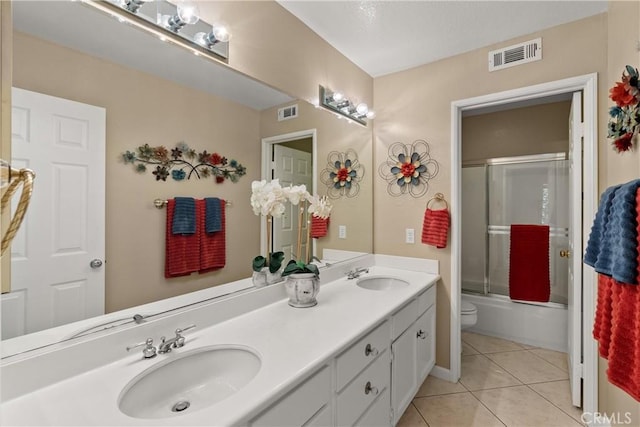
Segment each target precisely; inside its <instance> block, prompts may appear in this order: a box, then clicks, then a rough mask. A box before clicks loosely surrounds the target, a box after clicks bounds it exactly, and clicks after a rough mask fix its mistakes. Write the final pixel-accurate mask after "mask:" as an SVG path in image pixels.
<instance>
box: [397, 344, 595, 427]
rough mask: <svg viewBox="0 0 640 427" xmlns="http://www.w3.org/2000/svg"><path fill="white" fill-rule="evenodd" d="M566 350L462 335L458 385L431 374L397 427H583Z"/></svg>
mask: <svg viewBox="0 0 640 427" xmlns="http://www.w3.org/2000/svg"><path fill="white" fill-rule="evenodd" d="M580 415H581V411H580V409H578V408H575V407H574V406H572V405H571V399H570V393H569V374H568V370H567V362H566V354H565V353H560V352H557V351H552V350H545V349H541V348H536V347H532V346H528V345H525V344H518V343H515V342H512V341H507V340H503V339H500V338H493V337H488V336H484V335H478V334H474V333H470V332H463V333H462V376H461V378H460V381H459V382H458V383H457V384H452V383H450V382H447V381H443V380H440V379H438V378H435V377H431V376H430V377H428V378H427V379H426V380H425V382H424V383H423V384H422V386H421V387H420V390H419V391H418V393H417V394H416V397H415V398H414V399H413V402H412V403H411V405H409V408H408V409H407V411H406V412H405V413H404V415H403V416H402V418H401V419H400V422H399V423H398V427H440V426H442V427H467V426H478V427H491V426H509V427H529V426H531V427H534V426H535V427H538V426H545V427H547V426H559V427H574V426H576V427H579V426H582V425H583V424H582V423H581V421H580Z"/></svg>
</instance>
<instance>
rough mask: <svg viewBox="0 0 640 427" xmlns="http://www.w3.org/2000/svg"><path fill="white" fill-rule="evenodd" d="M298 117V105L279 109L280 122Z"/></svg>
mask: <svg viewBox="0 0 640 427" xmlns="http://www.w3.org/2000/svg"><path fill="white" fill-rule="evenodd" d="M296 117H298V104H294V105H289V106H288V107H282V108H278V121H279V122H281V121H283V120H289V119H295V118H296Z"/></svg>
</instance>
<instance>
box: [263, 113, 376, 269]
mask: <svg viewBox="0 0 640 427" xmlns="http://www.w3.org/2000/svg"><path fill="white" fill-rule="evenodd" d="M298 107H299V116H298V118H297V119H292V120H284V121H281V122H278V121H277V119H276V112H277V109H278V107H274V108H271V109H268V110H265V111H263V112H262V117H261V120H260V134H261V135H262V136H263V137H269V136H277V135H283V134H286V133H291V132H297V131H301V130H308V129H316V138H317V154H318V159H317V165H318V171H317V173H320V172H321V171H322V170H323V169H327V168H328V167H329V164H328V161H327V157H328V155H329V153H330V152H331V151H339V152H344V151H346V150H347V149H348V148H351V149H353V150H355V151H356V153H358V160H359V161H360V163H361V164H362V165H363V166H364V175H363V179H362V181H361V182H360V192H359V193H358V195H357V196H356V197H353V198H346V197H343V198H340V199H335V200H331V203H332V204H333V210H332V211H331V221H330V222H329V232H328V234H327V236H325V237H322V238H320V239H317V246H316V248H317V252H318V254H320V256H321V254H322V249H324V248H330V249H342V250H349V251H357V252H372V248H373V236H372V230H373V212H372V210H371V206H372V204H373V201H372V192H373V182H374V180H375V179H376V176H375V173H374V171H373V170H372V169H373V168H372V164H373V163H372V154H373V152H372V142H371V141H372V135H371V127H363V126H360V125H357V124H354V123H348V122H347V120H340V119H338V118H336V117H335V115H334V114H333V113H329V112H327V111H325V110H323V109H321V108H315V107H314V106H312V105H311V104H308V103H306V102H304V101H302V102H300V101H299V102H298ZM317 194H320V195H326V194H327V187H326V186H325V185H324V184H322V182H321V180H318V190H317ZM338 225H345V226H346V227H347V238H346V239H338Z"/></svg>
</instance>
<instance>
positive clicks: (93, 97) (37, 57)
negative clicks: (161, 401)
mask: <svg viewBox="0 0 640 427" xmlns="http://www.w3.org/2000/svg"><path fill="white" fill-rule="evenodd" d="M43 70H46V72H44V73H43V72H42V71H43ZM13 82H14V86H16V87H19V88H23V89H28V90H33V91H36V92H41V93H45V94H48V95H53V96H58V97H62V98H67V99H71V100H75V101H79V102H83V103H87V104H92V105H97V106H101V107H104V108H106V110H107V132H106V134H107V141H106V178H107V187H106V190H107V194H106V235H107V246H106V263H105V268H106V283H107V288H106V310H107V311H108V312H109V311H114V310H119V309H122V308H126V307H130V306H135V305H139V304H142V303H146V302H149V301H155V300H157V299H162V298H167V297H170V296H174V295H177V294H183V293H186V292H190V291H194V290H198V289H202V288H205V287H209V286H211V285H214V284H220V283H226V282H230V281H233V280H237V279H240V278H243V277H247V276H249V275H250V274H251V259H252V258H253V257H254V256H255V255H256V254H257V253H258V246H259V222H258V219H257V217H256V216H255V215H254V214H253V212H252V211H251V209H250V206H249V197H250V188H251V181H252V180H254V179H258V178H259V177H260V153H259V150H256V149H255V147H257V146H259V143H260V137H259V121H260V114H259V112H257V111H254V110H252V109H250V108H247V107H244V106H241V105H238V104H234V103H230V102H228V101H226V100H223V99H220V98H217V97H214V96H210V95H206V94H203V93H201V92H198V91H195V90H192V89H189V88H187V87H184V86H180V85H177V84H174V83H171V82H168V81H165V80H162V79H159V78H157V77H153V76H151V75H148V74H145V73H141V72H138V71H135V70H132V69H128V68H125V67H122V66H119V65H116V64H113V63H109V62H106V61H103V60H100V59H96V58H93V57H90V56H87V55H84V54H81V53H78V52H77V51H72V50H70V49H67V48H64V47H60V46H57V45H54V44H51V43H49V42H45V41H42V40H40V39H36V38H33V37H30V36H26V35H24V34H21V33H16V34H15V40H14V79H13ZM69 82H73V84H71V85H70V84H68V83H69ZM132 94H133V95H134V96H131V95H132ZM180 141H184V142H186V143H187V144H189V146H190V147H192V148H194V149H196V150H197V151H202V150H205V149H206V150H207V151H208V152H218V153H220V154H222V155H224V156H226V157H227V158H229V159H236V160H238V161H239V162H240V163H241V164H243V165H244V166H246V167H247V175H246V176H243V177H242V178H240V180H239V182H238V183H235V184H234V183H232V182H230V181H225V182H224V183H223V184H215V182H214V181H213V179H211V178H209V179H201V180H198V179H195V178H192V179H191V180H189V181H182V182H178V181H174V180H173V179H171V178H168V179H167V181H166V182H156V181H155V177H154V176H153V175H152V174H151V169H150V170H148V171H147V172H146V173H143V174H139V173H136V172H135V171H134V170H133V167H132V166H131V165H125V164H124V163H123V161H122V153H124V152H125V151H127V150H132V151H133V150H135V149H136V148H137V147H138V146H139V145H143V144H145V143H148V144H149V145H151V146H158V145H164V146H166V147H174V146H175V144H176V143H177V142H180ZM174 196H190V197H196V198H202V197H205V196H211V197H220V198H223V199H225V200H230V201H231V202H232V203H233V206H232V207H229V208H228V210H227V224H226V231H227V265H226V266H225V268H223V269H221V270H218V271H215V272H211V273H207V274H203V275H198V274H194V275H191V276H188V277H182V278H175V279H169V280H167V279H165V278H164V276H163V272H164V241H165V238H164V227H165V218H166V215H165V210H164V209H163V210H158V209H156V208H155V207H154V206H153V200H154V199H155V198H162V199H167V198H172V197H174Z"/></svg>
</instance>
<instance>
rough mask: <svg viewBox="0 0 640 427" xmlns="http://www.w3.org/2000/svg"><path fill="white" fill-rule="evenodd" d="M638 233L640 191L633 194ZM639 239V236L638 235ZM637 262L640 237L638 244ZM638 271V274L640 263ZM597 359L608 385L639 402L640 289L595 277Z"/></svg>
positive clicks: (610, 278)
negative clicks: (601, 361) (602, 362)
mask: <svg viewBox="0 0 640 427" xmlns="http://www.w3.org/2000/svg"><path fill="white" fill-rule="evenodd" d="M636 218H637V220H638V222H637V223H638V231H640V190H639V191H638V192H637V193H636ZM639 236H640V234H639ZM637 245H638V260H639V261H640V237H639V241H638V244H637ZM638 265H639V267H638V270H639V272H640V262H639V264H638ZM593 337H594V338H595V339H596V340H597V341H598V351H599V353H600V355H601V356H602V357H604V358H606V359H608V361H609V367H608V369H607V377H608V378H609V382H611V383H612V384H615V385H616V386H618V387H620V388H621V389H622V390H624V391H626V392H627V393H629V395H630V396H631V397H633V398H634V399H636V400H637V401H640V286H638V284H626V283H621V282H618V281H617V280H615V279H613V278H612V277H609V276H605V275H603V274H599V275H598V305H597V308H596V313H595V321H594V325H593Z"/></svg>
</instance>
